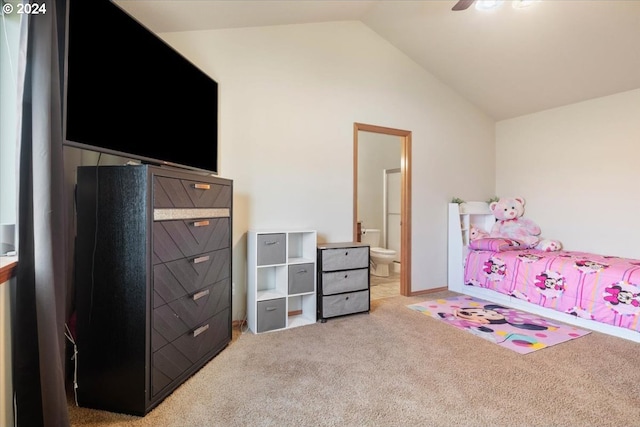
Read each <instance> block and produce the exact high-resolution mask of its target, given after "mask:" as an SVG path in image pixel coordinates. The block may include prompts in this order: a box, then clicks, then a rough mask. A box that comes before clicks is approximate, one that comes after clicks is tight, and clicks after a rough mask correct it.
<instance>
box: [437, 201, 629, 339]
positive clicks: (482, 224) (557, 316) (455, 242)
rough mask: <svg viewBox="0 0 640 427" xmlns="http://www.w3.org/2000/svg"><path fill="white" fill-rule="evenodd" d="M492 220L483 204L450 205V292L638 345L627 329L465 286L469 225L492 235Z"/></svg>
mask: <svg viewBox="0 0 640 427" xmlns="http://www.w3.org/2000/svg"><path fill="white" fill-rule="evenodd" d="M494 222H495V217H494V216H493V213H491V210H490V209H489V204H488V203H485V202H466V203H462V204H458V203H449V261H448V283H449V286H448V288H449V290H450V291H453V292H458V293H461V294H465V295H469V296H471V297H475V298H479V299H483V300H486V301H489V302H493V303H495V304H500V305H504V306H506V307H511V308H516V309H519V310H523V311H526V312H529V313H533V314H537V315H539V316H542V317H546V318H548V319H553V320H557V321H559V322H563V323H568V324H570V325H574V326H578V327H580V328H585V329H590V330H592V331H597V332H602V333H605V334H609V335H613V336H616V337H620V338H624V339H628V340H631V341H634V342H638V343H640V333H638V332H636V331H632V330H630V329H626V328H620V327H617V326H613V325H607V324H604V323H600V322H596V321H594V320H588V319H582V318H580V317H576V316H572V315H570V314H566V313H562V312H560V311H555V310H552V309H550V308H546V307H541V306H539V305H536V304H532V303H529V302H526V301H523V300H521V299H518V298H514V297H510V296H508V295H504V294H501V293H499V292H496V291H492V290H490V289H485V288H479V287H475V286H465V285H464V263H465V259H466V257H467V251H468V245H469V230H470V228H471V226H472V225H475V226H476V227H478V228H480V229H483V230H485V231H487V232H489V231H491V227H492V226H493V223H494Z"/></svg>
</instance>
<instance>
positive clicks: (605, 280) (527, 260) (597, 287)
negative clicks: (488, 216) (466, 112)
mask: <svg viewBox="0 0 640 427" xmlns="http://www.w3.org/2000/svg"><path fill="white" fill-rule="evenodd" d="M464 283H465V285H467V286H477V287H481V288H487V289H491V290H494V291H497V292H500V293H502V294H506V295H509V296H512V297H515V298H518V299H521V300H524V301H527V302H530V303H533V304H537V305H540V306H542V307H547V308H551V309H554V310H556V311H560V312H563V313H567V314H571V315H574V316H576V317H580V318H584V319H589V320H594V321H597V322H601V323H604V324H609V325H613V326H618V327H622V328H626V329H631V330H634V331H640V321H639V320H640V260H634V259H628V258H620V257H615V256H602V255H595V254H590V253H585V252H573V251H558V252H545V251H539V250H535V249H528V250H524V251H507V252H494V251H482V250H477V251H473V250H472V251H469V253H468V254H467V259H466V262H465V269H464Z"/></svg>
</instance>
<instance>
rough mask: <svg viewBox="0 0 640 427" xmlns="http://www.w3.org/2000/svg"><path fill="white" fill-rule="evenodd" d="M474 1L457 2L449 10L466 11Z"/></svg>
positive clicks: (461, 0) (463, 0)
mask: <svg viewBox="0 0 640 427" xmlns="http://www.w3.org/2000/svg"><path fill="white" fill-rule="evenodd" d="M474 1H476V0H459V1H458V3H456V4H455V6H453V8H452V9H451V10H465V9H468V8H469V6H471V5H472V4H473V2H474Z"/></svg>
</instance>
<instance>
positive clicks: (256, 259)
mask: <svg viewBox="0 0 640 427" xmlns="http://www.w3.org/2000/svg"><path fill="white" fill-rule="evenodd" d="M316 240H317V235H316V231H315V230H296V231H280V230H269V231H258V230H250V231H249V232H248V242H247V244H248V247H247V252H248V253H247V258H248V259H247V266H248V270H249V271H248V279H249V280H248V284H247V322H248V325H249V329H250V330H251V331H252V332H253V333H256V334H257V333H262V332H268V331H275V330H281V329H287V328H293V327H297V326H304V325H309V324H312V323H315V322H316V287H317V284H316V276H317V274H316V271H317V267H316Z"/></svg>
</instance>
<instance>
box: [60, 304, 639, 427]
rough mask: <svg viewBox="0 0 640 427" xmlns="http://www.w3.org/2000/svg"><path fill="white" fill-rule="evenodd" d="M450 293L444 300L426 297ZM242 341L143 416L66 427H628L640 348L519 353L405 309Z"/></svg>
mask: <svg viewBox="0 0 640 427" xmlns="http://www.w3.org/2000/svg"><path fill="white" fill-rule="evenodd" d="M452 295H454V294H452V293H449V292H442V293H438V294H432V295H429V298H432V297H433V298H445V297H447V296H452ZM425 299H427V298H425V295H421V296H419V297H402V296H398V297H390V298H383V299H379V300H373V301H372V303H371V307H372V309H371V312H370V313H364V314H357V315H353V316H345V317H341V318H334V319H330V320H328V321H327V322H326V323H316V324H313V325H308V326H303V327H299V328H293V329H288V330H284V331H276V332H272V333H265V334H260V335H254V334H251V333H243V334H241V335H239V336H236V338H235V339H234V340H233V342H232V343H231V344H230V345H229V347H227V349H225V350H224V351H223V352H222V353H220V354H219V355H218V356H217V357H216V358H214V359H213V360H211V361H210V362H209V363H208V364H207V365H205V366H204V368H203V369H201V370H200V371H199V372H197V373H196V374H195V375H194V376H193V377H192V378H190V379H189V380H187V381H186V382H185V383H184V384H183V385H182V386H180V387H179V388H178V389H177V390H175V391H174V393H173V394H171V395H170V396H169V397H168V398H167V399H165V400H164V401H163V402H162V403H160V405H159V406H157V407H156V408H155V409H154V410H153V411H151V412H150V413H149V414H147V415H146V416H145V417H133V416H128V415H122V414H114V413H109V412H104V411H97V410H91V409H87V408H78V407H76V406H75V405H74V404H73V398H72V396H71V395H70V397H69V403H70V406H69V410H70V417H71V422H72V425H73V426H78V427H80V426H82V427H84V426H86V427H89V426H91V427H101V426H105V427H106V426H110V427H111V426H136V427H143V426H144V427H146V426H163V427H164V426H180V427H200V426H202V427H204V426H207V427H217V426H221V427H222V426H224V427H233V426H274V427H275V426H297V427H300V426H314V427H317V426H321V427H323V426H341V427H343V426H347V427H348V426H354V427H355V426H358V427H362V426H408V425H420V426H436V427H437V426H443V427H445V426H446V427H451V426H474V427H475V426H509V427H518V426H523V427H524V426H527V427H535V426H571V427H574V426H579V427H590V426H594V427H595V426H597V427H606V426H612V427H613V426H616V427H619V426H632V425H639V424H640V422H639V421H638V420H639V419H640V381H638V375H637V374H636V372H637V370H638V366H640V351H639V350H640V346H639V345H638V344H637V343H634V342H631V341H627V340H623V339H620V338H615V337H611V336H607V335H603V334H601V333H597V332H593V333H591V334H589V335H587V336H585V337H582V338H580V339H577V340H573V341H570V342H567V343H564V344H562V345H557V346H553V347H550V348H548V349H545V350H544V351H537V352H534V353H530V354H527V355H521V354H518V353H516V352H513V351H509V350H506V349H504V348H501V347H499V346H496V345H494V344H493V343H491V342H488V341H485V340H479V339H477V337H474V336H473V335H471V334H469V333H467V332H464V331H461V330H457V329H455V328H451V326H449V325H447V324H445V323H444V322H441V321H438V320H436V319H433V318H431V317H429V316H425V315H423V314H421V313H419V312H416V311H414V310H410V309H408V308H407V305H408V304H411V303H418V302H421V301H424V300H425Z"/></svg>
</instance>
